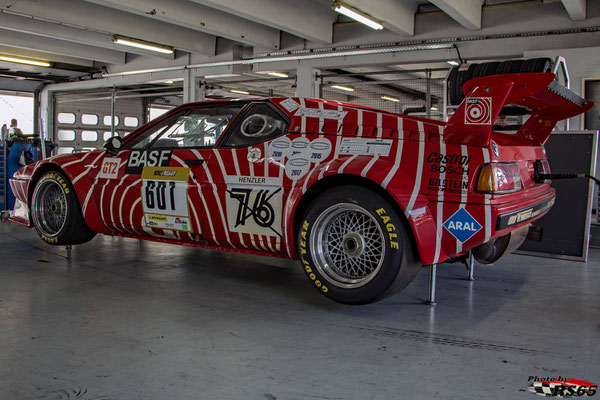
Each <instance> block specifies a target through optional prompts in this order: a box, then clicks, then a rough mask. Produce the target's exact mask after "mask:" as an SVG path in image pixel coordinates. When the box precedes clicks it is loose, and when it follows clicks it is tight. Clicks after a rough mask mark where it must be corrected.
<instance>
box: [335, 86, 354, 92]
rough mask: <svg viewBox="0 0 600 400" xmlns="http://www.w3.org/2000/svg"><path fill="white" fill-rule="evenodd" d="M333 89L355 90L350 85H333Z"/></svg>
mask: <svg viewBox="0 0 600 400" xmlns="http://www.w3.org/2000/svg"><path fill="white" fill-rule="evenodd" d="M331 88H332V89H338V90H343V91H345V92H354V89H353V88H351V87H348V86H340V85H333V86H332V87H331Z"/></svg>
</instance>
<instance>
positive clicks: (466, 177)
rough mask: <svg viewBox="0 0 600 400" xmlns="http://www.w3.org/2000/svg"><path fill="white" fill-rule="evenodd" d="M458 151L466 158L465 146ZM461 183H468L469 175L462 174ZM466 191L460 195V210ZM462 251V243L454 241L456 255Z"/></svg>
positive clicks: (464, 200)
mask: <svg viewBox="0 0 600 400" xmlns="http://www.w3.org/2000/svg"><path fill="white" fill-rule="evenodd" d="M460 150H461V154H462V155H463V156H464V157H465V158H466V157H467V156H468V150H467V146H465V145H464V144H463V145H461V146H460ZM463 182H469V174H463ZM468 192H469V191H468V190H462V193H461V195H460V206H459V207H460V208H465V207H466V206H467V195H468ZM462 250H463V246H462V242H461V241H460V240H458V239H456V253H457V254H458V253H462Z"/></svg>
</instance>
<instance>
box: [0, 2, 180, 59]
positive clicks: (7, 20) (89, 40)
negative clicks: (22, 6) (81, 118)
mask: <svg viewBox="0 0 600 400" xmlns="http://www.w3.org/2000/svg"><path fill="white" fill-rule="evenodd" d="M0 27H1V28H2V29H8V30H11V31H17V32H25V33H31V34H33V35H39V36H44V37H49V38H54V39H60V40H67V41H69V42H75V43H81V44H89V45H91V46H98V47H102V48H105V49H112V50H117V51H121V52H123V51H127V52H128V53H133V54H140V55H151V56H157V57H164V58H174V55H173V54H170V55H169V54H162V53H157V52H154V51H150V50H144V49H138V48H136V47H131V48H129V47H127V48H125V47H123V46H122V45H119V44H116V43H114V42H113V40H112V36H111V35H109V34H107V33H102V32H97V31H91V30H87V29H81V28H75V27H73V26H68V25H62V24H57V23H55V22H50V21H45V20H41V19H38V18H31V17H23V16H21V15H16V14H9V13H7V12H4V11H0Z"/></svg>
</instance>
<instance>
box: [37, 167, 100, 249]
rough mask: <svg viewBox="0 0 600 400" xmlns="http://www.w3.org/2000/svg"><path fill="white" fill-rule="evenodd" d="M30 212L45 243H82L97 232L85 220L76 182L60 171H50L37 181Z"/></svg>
mask: <svg viewBox="0 0 600 400" xmlns="http://www.w3.org/2000/svg"><path fill="white" fill-rule="evenodd" d="M31 213H32V219H33V224H34V226H35V229H36V230H37V232H38V234H39V235H40V237H41V238H42V240H44V241H45V242H46V243H49V244H54V245H66V244H80V243H85V242H87V241H89V240H91V239H92V238H93V237H94V236H95V235H96V233H95V232H93V231H92V230H91V229H90V228H88V227H87V225H86V224H85V222H84V220H83V216H82V215H81V209H80V207H79V202H78V200H77V196H76V195H75V191H74V190H73V186H72V185H71V183H70V182H69V180H68V178H67V177H65V176H64V174H62V173H61V172H58V171H51V172H47V173H45V174H44V175H42V177H41V178H40V179H39V180H38V181H37V183H36V185H35V189H34V191H33V196H32V198H31Z"/></svg>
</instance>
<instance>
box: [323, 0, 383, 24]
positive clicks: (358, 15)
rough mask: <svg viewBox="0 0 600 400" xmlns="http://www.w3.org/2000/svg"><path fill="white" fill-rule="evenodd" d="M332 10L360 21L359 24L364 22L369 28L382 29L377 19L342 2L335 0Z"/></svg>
mask: <svg viewBox="0 0 600 400" xmlns="http://www.w3.org/2000/svg"><path fill="white" fill-rule="evenodd" d="M333 10H334V11H337V12H339V13H340V14H344V15H345V16H347V17H350V18H352V19H353V20H355V21H358V22H360V23H361V24H365V25H367V26H368V27H369V28H373V29H375V30H381V29H383V25H381V23H380V22H379V21H376V20H375V19H373V18H371V17H370V16H368V15H367V14H365V13H362V12H360V11H358V10H357V9H356V8H353V7H350V6H348V5H346V4H344V3H341V2H335V3H334V4H333Z"/></svg>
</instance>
